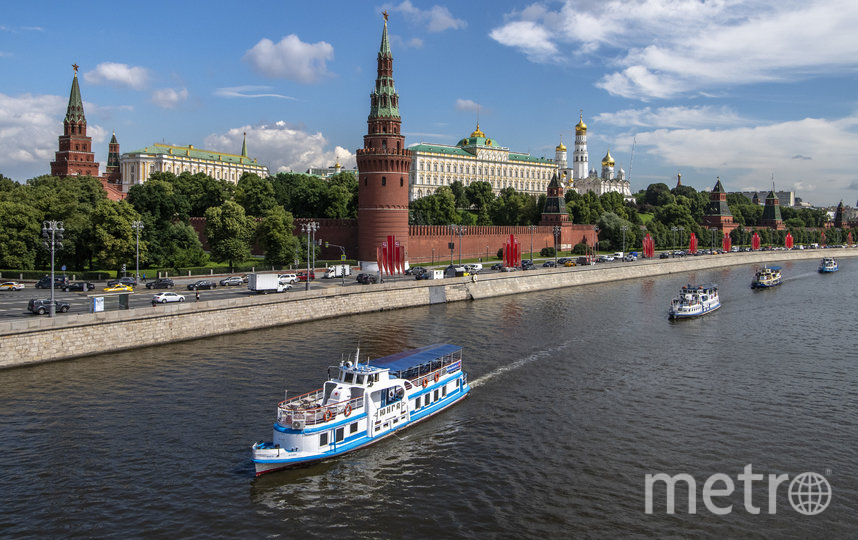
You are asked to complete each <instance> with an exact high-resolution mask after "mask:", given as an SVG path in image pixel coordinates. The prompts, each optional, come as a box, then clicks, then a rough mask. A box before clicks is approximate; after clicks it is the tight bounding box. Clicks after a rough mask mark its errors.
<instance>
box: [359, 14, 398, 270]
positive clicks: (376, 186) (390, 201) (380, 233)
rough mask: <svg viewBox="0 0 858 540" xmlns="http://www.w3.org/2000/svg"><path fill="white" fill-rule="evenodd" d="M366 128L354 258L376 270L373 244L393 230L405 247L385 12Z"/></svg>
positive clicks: (361, 151) (395, 104)
mask: <svg viewBox="0 0 858 540" xmlns="http://www.w3.org/2000/svg"><path fill="white" fill-rule="evenodd" d="M366 123H367V134H366V135H364V137H363V148H359V149H358V150H357V155H356V157H357V167H358V184H359V185H358V260H359V261H360V265H361V269H364V270H368V271H376V270H377V269H378V264H377V262H376V249H377V248H378V247H379V246H381V243H382V242H384V241H386V240H387V237H388V236H389V235H395V236H396V239H397V240H398V241H399V245H400V246H401V247H402V248H404V249H405V250H406V251H405V253H406V258H407V254H408V251H407V248H408V169H409V168H410V167H411V153H410V152H409V151H408V150H406V149H405V137H404V136H403V135H402V133H401V127H402V119H401V118H400V117H399V95H398V94H397V93H396V89H395V88H394V86H393V55H392V54H391V53H390V43H389V42H388V40H387V12H385V13H384V30H383V32H382V34H381V48H380V49H379V51H378V76H377V77H376V80H375V89H373V91H372V93H371V94H370V109H369V117H368V118H367V122H366Z"/></svg>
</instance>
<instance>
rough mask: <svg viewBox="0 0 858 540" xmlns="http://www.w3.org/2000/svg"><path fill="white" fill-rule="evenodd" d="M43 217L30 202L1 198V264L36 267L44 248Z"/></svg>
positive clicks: (17, 268) (15, 267)
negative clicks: (41, 235)
mask: <svg viewBox="0 0 858 540" xmlns="http://www.w3.org/2000/svg"><path fill="white" fill-rule="evenodd" d="M0 189H2V188H0ZM41 217H42V216H41V215H40V214H39V212H38V211H37V210H35V209H34V208H32V207H31V206H30V205H28V204H24V203H20V202H14V201H4V200H0V268H10V269H15V270H33V269H34V268H35V267H36V259H37V257H38V253H39V249H40V248H42V245H41V241H40V240H41V239H40V237H39V235H40V234H41V223H42V220H41Z"/></svg>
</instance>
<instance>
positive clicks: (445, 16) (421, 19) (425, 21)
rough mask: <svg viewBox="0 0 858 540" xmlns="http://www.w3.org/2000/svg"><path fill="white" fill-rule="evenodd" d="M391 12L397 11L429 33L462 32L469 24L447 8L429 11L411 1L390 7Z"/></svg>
mask: <svg viewBox="0 0 858 540" xmlns="http://www.w3.org/2000/svg"><path fill="white" fill-rule="evenodd" d="M389 9H390V10H391V11H397V12H400V13H402V14H403V15H405V17H406V19H408V20H409V21H411V22H413V23H416V24H420V25H424V26H425V27H426V30H427V31H429V32H443V31H444V30H450V29H452V30H462V29H464V28H466V27H467V26H468V23H467V22H465V21H464V20H462V19H457V18H455V17H454V16H453V14H452V13H450V10H449V9H447V8H446V7H445V6H438V5H435V6H432V7H431V8H429V9H428V10H421V9H419V8H416V7H414V4H412V3H411V2H410V0H405V1H404V2H402V3H401V4H399V5H398V6H392V7H389Z"/></svg>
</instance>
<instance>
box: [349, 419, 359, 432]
mask: <svg viewBox="0 0 858 540" xmlns="http://www.w3.org/2000/svg"><path fill="white" fill-rule="evenodd" d="M357 429H358V428H357V422H352V423H351V424H349V434H352V433H357Z"/></svg>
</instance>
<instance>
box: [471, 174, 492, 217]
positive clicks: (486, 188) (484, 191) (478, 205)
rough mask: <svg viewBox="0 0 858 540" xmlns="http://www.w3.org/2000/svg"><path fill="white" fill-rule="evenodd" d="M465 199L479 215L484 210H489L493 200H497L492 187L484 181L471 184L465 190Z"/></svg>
mask: <svg viewBox="0 0 858 540" xmlns="http://www.w3.org/2000/svg"><path fill="white" fill-rule="evenodd" d="M465 197H467V199H468V205H469V206H471V207H473V208H474V209H476V210H477V214H478V215H479V214H480V213H481V211H482V210H483V209H485V208H487V207H488V206H489V204H491V202H492V201H493V200H495V194H494V191H492V185H491V184H490V183H488V182H483V181H479V182H472V183H471V184H469V185H468V187H466V188H465ZM478 221H479V220H478ZM481 225H484V224H481ZM489 225H490V223H489Z"/></svg>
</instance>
